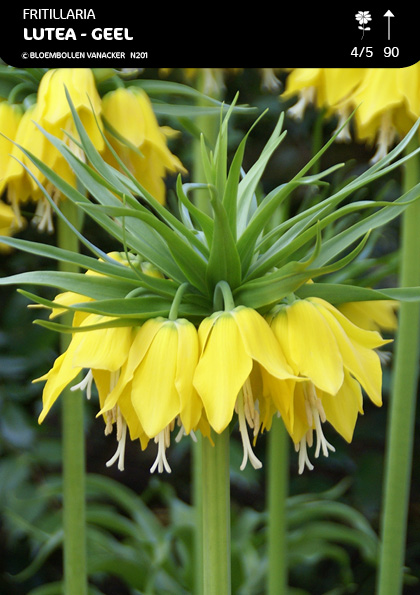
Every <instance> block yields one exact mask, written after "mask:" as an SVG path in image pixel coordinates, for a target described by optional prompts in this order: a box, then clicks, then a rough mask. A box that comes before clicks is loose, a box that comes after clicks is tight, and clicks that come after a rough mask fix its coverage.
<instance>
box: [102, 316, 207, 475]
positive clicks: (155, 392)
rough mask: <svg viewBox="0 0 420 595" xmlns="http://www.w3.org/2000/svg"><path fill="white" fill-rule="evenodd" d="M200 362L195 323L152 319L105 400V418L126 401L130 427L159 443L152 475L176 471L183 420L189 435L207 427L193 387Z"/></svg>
mask: <svg viewBox="0 0 420 595" xmlns="http://www.w3.org/2000/svg"><path fill="white" fill-rule="evenodd" d="M197 360H198V336H197V330H196V328H195V326H194V325H193V324H192V323H191V322H189V321H188V320H186V319H182V318H180V319H176V320H169V319H166V318H162V317H159V318H151V319H149V320H147V321H146V322H145V323H144V324H143V325H142V326H141V327H140V328H139V329H137V331H136V333H135V336H134V338H133V341H132V345H131V347H130V351H129V354H128V358H127V360H126V363H125V364H124V366H123V367H122V369H121V373H120V375H119V378H118V381H117V382H116V383H115V386H114V388H113V390H112V391H110V392H109V394H108V395H107V397H106V398H105V400H104V403H103V406H102V409H101V411H100V414H105V413H106V412H107V411H110V410H112V409H113V408H114V407H115V406H120V404H121V400H123V402H125V406H126V413H125V418H126V421H127V424H128V426H129V427H130V426H133V427H137V428H141V431H142V433H143V434H144V436H145V437H147V439H152V438H153V439H154V440H155V442H157V444H158V455H157V458H156V462H155V465H154V466H153V467H152V471H154V469H155V468H158V469H159V471H161V470H162V469H163V468H164V469H166V471H168V472H169V471H170V467H169V465H168V462H167V460H166V455H165V451H166V448H167V446H168V445H169V435H170V432H171V430H172V429H173V428H174V426H175V422H176V421H177V420H179V422H180V424H181V425H182V430H181V431H182V432H183V433H185V434H190V433H191V432H192V431H193V430H194V429H196V428H197V427H198V426H199V424H200V423H201V416H202V408H203V406H202V403H201V400H200V398H199V397H198V394H197V392H196V390H195V389H194V386H193V375H194V370H195V366H196V363H197ZM122 406H124V405H122Z"/></svg>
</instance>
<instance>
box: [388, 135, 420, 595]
mask: <svg viewBox="0 0 420 595" xmlns="http://www.w3.org/2000/svg"><path fill="white" fill-rule="evenodd" d="M412 148H413V147H411V149H412ZM419 181H420V160H419V158H418V155H416V156H415V158H411V159H410V160H409V161H408V162H407V164H406V169H405V187H406V188H407V189H409V188H412V187H413V186H414V185H415V184H416V183H418V182H419ZM402 223H403V224H402V240H401V270H400V276H401V278H400V285H401V286H403V287H404V286H405V287H407V286H419V285H420V233H419V226H420V200H417V201H416V203H414V204H413V205H411V206H410V207H409V208H407V210H406V211H405V213H404V215H403V222H402ZM419 325H420V305H419V304H418V303H408V302H407V303H401V306H400V314H399V329H398V334H397V338H396V345H395V359H394V373H393V383H392V391H391V403H390V411H389V422H388V435H387V452H386V465H385V483H384V495H383V512H382V527H381V540H382V545H381V554H380V566H379V572H378V595H399V594H400V593H402V588H403V572H404V571H403V569H404V560H405V543H406V532H407V515H408V502H409V496H410V483H411V464H412V450H413V436H414V418H415V410H416V396H417V381H418V376H419V368H418V361H419V353H420V349H419V341H420V337H419Z"/></svg>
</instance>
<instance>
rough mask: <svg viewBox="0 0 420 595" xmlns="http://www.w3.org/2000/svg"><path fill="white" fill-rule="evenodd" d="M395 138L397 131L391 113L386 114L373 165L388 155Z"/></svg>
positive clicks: (371, 161) (382, 122) (380, 130)
mask: <svg viewBox="0 0 420 595" xmlns="http://www.w3.org/2000/svg"><path fill="white" fill-rule="evenodd" d="M395 136H396V131H395V127H394V126H393V124H392V122H391V115H390V114H389V112H385V113H384V114H383V115H382V119H381V127H380V129H379V134H378V139H377V142H376V152H375V154H374V156H373V157H372V159H371V160H370V163H371V164H374V163H377V162H378V161H379V160H380V159H382V158H383V157H385V156H386V155H387V154H388V151H389V147H390V146H391V145H392V143H393V142H394V139H395Z"/></svg>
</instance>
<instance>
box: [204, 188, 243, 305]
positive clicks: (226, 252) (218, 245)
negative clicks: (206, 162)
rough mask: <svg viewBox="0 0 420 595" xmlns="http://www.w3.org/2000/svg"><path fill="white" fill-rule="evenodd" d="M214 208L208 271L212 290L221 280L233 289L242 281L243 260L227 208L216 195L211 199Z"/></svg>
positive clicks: (208, 281) (208, 280)
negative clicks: (240, 257) (233, 233)
mask: <svg viewBox="0 0 420 595" xmlns="http://www.w3.org/2000/svg"><path fill="white" fill-rule="evenodd" d="M211 203H212V206H213V210H214V229H213V238H212V242H211V249H210V256H209V261H208V267H207V272H206V279H207V284H208V286H209V289H210V292H211V293H213V290H214V287H215V286H216V285H217V283H218V282H219V281H226V282H227V283H228V284H229V286H230V287H231V289H234V288H235V287H238V285H239V284H240V282H241V261H240V259H239V254H238V251H237V248H236V243H235V240H234V237H233V235H232V230H231V226H230V222H229V219H228V215H227V213H226V209H225V208H224V206H223V204H222V203H221V202H220V201H219V200H218V198H217V197H214V198H213V199H212V201H211Z"/></svg>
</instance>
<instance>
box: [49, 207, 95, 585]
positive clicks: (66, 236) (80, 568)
mask: <svg viewBox="0 0 420 595" xmlns="http://www.w3.org/2000/svg"><path fill="white" fill-rule="evenodd" d="M61 210H62V212H63V214H64V215H65V216H66V217H67V218H68V219H69V220H70V221H71V223H73V225H75V226H76V227H78V213H77V208H76V207H75V206H74V205H73V203H71V202H70V201H69V200H63V201H62V204H61ZM57 236H58V239H57V242H58V245H59V247H60V248H65V249H67V250H72V251H74V252H77V251H78V250H79V245H78V241H77V238H76V237H75V235H74V234H73V233H72V231H70V230H69V228H68V227H67V226H66V224H65V223H64V222H62V221H61V220H58V222H57ZM60 269H61V270H64V271H70V272H74V271H76V270H77V267H75V265H71V264H67V263H61V264H60ZM66 322H70V323H71V319H70V320H69V321H68V320H67V321H66ZM68 342H69V336H68V335H67V334H63V335H62V341H61V349H62V351H64V350H65V349H66V348H67V346H68ZM61 403H62V458H63V526H64V592H65V594H66V595H85V594H86V593H87V590H88V586H87V585H88V583H87V569H86V524H85V523H86V521H85V447H84V440H85V437H84V430H83V428H84V422H83V400H82V392H81V391H75V392H71V391H70V389H69V388H68V387H67V388H66V389H65V390H64V391H63V392H62V394H61Z"/></svg>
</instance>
